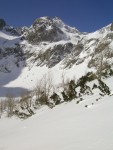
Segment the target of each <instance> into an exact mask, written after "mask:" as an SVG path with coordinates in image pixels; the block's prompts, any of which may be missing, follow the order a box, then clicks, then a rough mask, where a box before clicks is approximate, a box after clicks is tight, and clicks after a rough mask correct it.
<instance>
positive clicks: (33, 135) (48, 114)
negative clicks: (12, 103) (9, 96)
mask: <svg viewBox="0 0 113 150" xmlns="http://www.w3.org/2000/svg"><path fill="white" fill-rule="evenodd" d="M92 101H93V103H94V105H90V104H91V103H92V102H91V101H90V100H89V99H88V97H86V100H84V101H82V102H81V103H79V104H76V101H74V100H73V101H72V102H69V103H63V104H61V105H59V106H56V107H55V108H53V109H49V108H47V107H43V108H41V109H40V110H38V111H37V113H36V114H35V115H34V116H32V117H31V118H29V119H27V120H23V121H22V120H19V119H16V118H11V119H6V118H2V119H0V150H113V96H111V97H109V96H105V97H104V98H103V99H100V100H99V101H95V98H94V97H93V98H92ZM86 104H87V105H89V107H88V108H86V107H85V105H86Z"/></svg>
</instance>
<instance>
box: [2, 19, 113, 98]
mask: <svg viewBox="0 0 113 150" xmlns="http://www.w3.org/2000/svg"><path fill="white" fill-rule="evenodd" d="M3 21H4V20H2V19H1V22H2V23H1V30H0V91H1V92H0V93H1V95H2V96H4V95H6V94H8V93H11V94H14V93H16V94H18V93H19V94H21V91H23V90H24V89H33V88H34V87H35V86H36V84H37V82H38V81H39V80H40V79H41V78H42V77H43V75H45V74H48V73H51V76H52V78H53V81H54V84H55V85H58V84H59V83H61V80H62V75H63V74H65V80H66V79H68V78H69V79H73V78H76V79H79V78H80V77H81V76H82V75H85V74H86V73H87V72H89V71H93V72H96V73H97V74H98V75H99V74H100V70H101V73H106V74H109V72H110V69H112V65H113V41H112V39H113V29H112V26H113V25H112V24H110V25H108V26H106V27H104V28H102V29H100V30H98V31H96V32H93V33H81V32H80V31H78V30H77V29H76V28H72V27H70V26H68V25H66V24H65V23H64V22H63V21H62V20H61V19H59V18H58V17H55V18H50V17H41V18H38V19H36V20H35V21H34V23H33V24H32V25H31V27H29V28H28V27H22V28H18V29H14V28H13V27H10V26H8V25H6V23H4V22H5V21H4V22H3ZM100 60H101V61H100ZM101 63H102V65H101ZM100 66H102V68H101V69H100ZM108 68H109V70H108ZM107 71H108V72H107ZM64 72H65V73H64ZM12 91H13V92H12Z"/></svg>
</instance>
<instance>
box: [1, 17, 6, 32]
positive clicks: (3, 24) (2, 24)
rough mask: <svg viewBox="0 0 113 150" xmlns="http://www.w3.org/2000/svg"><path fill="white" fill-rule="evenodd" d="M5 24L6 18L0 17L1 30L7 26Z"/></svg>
mask: <svg viewBox="0 0 113 150" xmlns="http://www.w3.org/2000/svg"><path fill="white" fill-rule="evenodd" d="M5 26H6V22H5V20H4V19H0V30H2V29H3V27H5Z"/></svg>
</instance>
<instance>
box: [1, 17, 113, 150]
mask: <svg viewBox="0 0 113 150" xmlns="http://www.w3.org/2000/svg"><path fill="white" fill-rule="evenodd" d="M112 81H113V23H112V24H110V25H108V26H106V27H104V28H102V29H100V30H98V31H95V32H93V33H81V32H80V31H78V30H77V29H76V28H72V27H70V26H68V25H66V24H65V23H63V21H62V20H61V19H59V18H57V17H55V18H49V17H41V18H39V19H36V20H35V21H34V23H33V24H32V25H31V27H22V28H17V29H14V28H13V27H10V26H8V25H7V23H6V22H5V21H4V20H3V19H0V118H1V119H0V150H15V149H16V150H31V149H33V150H37V149H40V150H75V149H77V150H83V149H85V150H86V149H87V150H101V149H102V150H112V149H113V141H112V139H113V117H112V116H113V109H112V108H113V101H112V99H113V83H112ZM2 98H3V99H2ZM4 98H5V99H4ZM72 100H73V101H72ZM59 104H60V105H59ZM6 116H7V117H9V118H10V117H12V118H10V119H9V118H6ZM28 117H29V118H28ZM26 118H28V119H26ZM25 119H26V120H25Z"/></svg>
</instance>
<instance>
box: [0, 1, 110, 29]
mask: <svg viewBox="0 0 113 150" xmlns="http://www.w3.org/2000/svg"><path fill="white" fill-rule="evenodd" d="M41 16H50V17H54V16H58V17H60V18H61V19H62V20H63V21H64V22H65V23H66V24H68V25H70V26H73V27H76V28H77V29H79V30H80V31H84V32H85V31H86V32H92V31H95V30H97V29H100V28H101V27H104V26H106V25H108V24H109V23H111V22H112V21H113V0H0V18H4V19H5V20H6V21H7V22H8V24H9V25H12V26H15V27H18V26H30V25H31V24H32V23H33V21H34V20H35V19H36V18H39V17H41Z"/></svg>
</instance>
